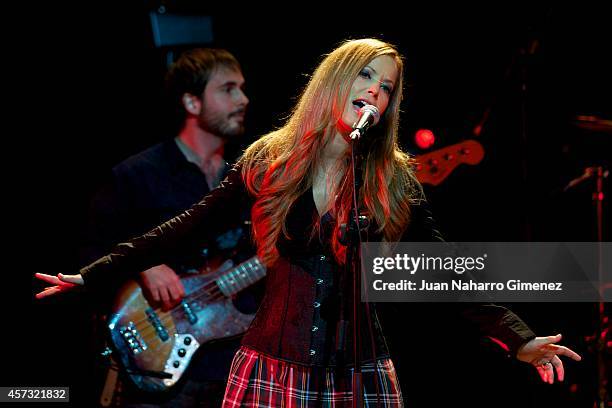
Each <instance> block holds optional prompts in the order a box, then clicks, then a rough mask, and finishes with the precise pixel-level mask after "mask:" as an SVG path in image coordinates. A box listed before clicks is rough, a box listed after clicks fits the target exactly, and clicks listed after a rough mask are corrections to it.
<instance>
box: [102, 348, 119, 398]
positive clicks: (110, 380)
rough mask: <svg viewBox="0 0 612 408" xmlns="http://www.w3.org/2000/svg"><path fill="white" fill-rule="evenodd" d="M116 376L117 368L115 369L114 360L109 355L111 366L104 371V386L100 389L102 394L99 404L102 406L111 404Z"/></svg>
mask: <svg viewBox="0 0 612 408" xmlns="http://www.w3.org/2000/svg"><path fill="white" fill-rule="evenodd" d="M118 377H119V370H118V369H117V364H116V361H115V359H114V358H112V357H111V366H110V367H109V368H108V371H107V372H106V381H104V388H103V389H102V394H101V395H100V405H102V406H103V407H110V406H111V404H112V402H113V395H114V394H115V388H116V385H117V379H118Z"/></svg>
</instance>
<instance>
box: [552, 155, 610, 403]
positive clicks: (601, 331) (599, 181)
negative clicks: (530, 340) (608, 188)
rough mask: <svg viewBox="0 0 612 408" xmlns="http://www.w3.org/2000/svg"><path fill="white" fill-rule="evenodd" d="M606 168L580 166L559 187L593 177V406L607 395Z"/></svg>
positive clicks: (591, 340)
mask: <svg viewBox="0 0 612 408" xmlns="http://www.w3.org/2000/svg"><path fill="white" fill-rule="evenodd" d="M609 174H610V172H609V171H608V170H604V168H603V167H602V166H593V167H587V168H585V169H584V173H583V174H582V176H580V177H577V178H575V179H573V180H572V181H570V182H569V183H568V184H567V186H565V188H564V189H563V192H566V191H568V190H570V189H571V188H573V187H575V186H576V185H578V184H580V183H582V182H583V181H586V180H589V179H591V178H595V191H594V192H593V197H592V198H593V202H594V203H595V217H596V224H597V225H596V227H597V245H598V247H597V272H598V281H599V302H598V303H597V317H598V319H597V320H598V321H597V328H596V329H595V330H596V331H595V335H594V336H587V337H586V340H587V342H590V343H592V346H591V347H589V349H591V350H592V351H594V352H595V353H596V358H597V384H598V386H597V396H596V402H595V404H593V407H594V408H605V407H608V406H609V402H610V396H609V394H608V390H607V388H608V387H607V385H608V379H607V369H606V359H605V353H606V349H607V347H608V336H609V335H610V327H609V319H608V317H607V316H606V310H605V302H604V290H605V289H606V283H607V282H604V281H603V279H604V276H603V263H602V242H603V201H604V198H605V197H604V191H603V182H604V179H605V178H607V177H608V175H609Z"/></svg>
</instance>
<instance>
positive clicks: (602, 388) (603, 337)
mask: <svg viewBox="0 0 612 408" xmlns="http://www.w3.org/2000/svg"><path fill="white" fill-rule="evenodd" d="M593 170H594V171H593V173H594V175H595V177H596V182H595V192H594V193H593V201H595V211H596V214H597V215H596V216H597V245H598V251H597V256H598V259H597V270H598V273H599V304H598V308H597V309H598V317H599V319H598V320H599V321H598V326H597V339H596V340H595V347H596V349H597V380H598V381H597V383H598V390H597V402H598V404H597V406H598V408H605V407H607V406H608V403H609V402H610V400H609V397H610V396H609V395H608V391H607V388H608V387H607V385H608V379H607V370H606V361H605V358H604V354H605V352H606V348H607V338H608V336H609V334H610V328H609V327H608V318H607V317H606V313H605V303H604V290H605V289H604V287H605V286H604V282H603V264H602V247H601V246H602V242H603V200H604V192H603V180H604V178H605V177H607V175H608V172H607V171H604V169H603V167H602V166H597V167H595V168H594V169H593Z"/></svg>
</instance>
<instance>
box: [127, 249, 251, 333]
mask: <svg viewBox="0 0 612 408" xmlns="http://www.w3.org/2000/svg"><path fill="white" fill-rule="evenodd" d="M255 262H256V261H255ZM241 269H243V270H244V272H247V277H250V274H249V273H248V272H253V271H255V270H257V269H258V268H257V267H256V266H255V265H251V264H249V263H247V262H245V263H244V264H242V265H239V266H238V267H236V268H235V269H234V271H232V272H229V273H228V274H227V275H225V276H226V277H230V276H231V275H232V274H236V273H240V272H241ZM249 269H250V271H249ZM243 277H244V276H243ZM257 280H258V279H256V280H254V281H253V282H252V283H254V282H256V281H257ZM230 281H231V280H230ZM216 283H217V282H216V281H213V282H209V283H208V284H205V285H204V286H202V287H201V288H197V289H195V290H194V292H201V291H204V293H199V294H198V295H197V296H193V297H192V298H191V300H192V301H194V300H198V299H200V298H202V297H204V296H207V297H208V299H207V302H206V303H212V302H215V301H217V300H219V299H222V298H223V297H224V294H223V293H222V292H221V290H220V288H219V286H218V284H216ZM211 289H212V290H211ZM181 308H182V304H181V303H179V304H178V305H177V306H175V307H173V308H172V309H169V310H168V311H166V312H159V314H160V315H161V317H160V319H159V320H160V323H162V324H164V323H168V321H169V320H172V312H173V311H176V310H178V309H181ZM154 310H155V311H156V312H157V311H158V310H160V309H159V308H156V309H154ZM143 325H146V327H144V328H143ZM134 326H135V328H136V329H137V330H138V331H139V332H140V333H139V334H140V336H141V337H142V338H143V340H145V341H150V340H151V338H150V336H149V335H150V334H151V332H152V331H154V332H155V335H154V336H155V337H158V336H157V331H156V330H155V327H154V326H153V324H152V323H151V322H150V320H149V319H142V320H139V321H137V322H136V323H134Z"/></svg>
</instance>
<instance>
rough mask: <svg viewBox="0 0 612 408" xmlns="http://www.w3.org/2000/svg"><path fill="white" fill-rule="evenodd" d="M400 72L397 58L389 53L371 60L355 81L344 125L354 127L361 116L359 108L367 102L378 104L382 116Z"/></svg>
mask: <svg viewBox="0 0 612 408" xmlns="http://www.w3.org/2000/svg"><path fill="white" fill-rule="evenodd" d="M398 74H399V73H398V69H397V65H396V63H395V60H394V59H393V58H392V57H390V56H388V55H383V56H380V57H376V58H374V59H373V60H372V61H370V62H369V63H368V64H367V65H366V66H365V67H364V68H363V69H362V70H361V72H360V73H359V75H358V76H357V78H355V80H354V81H353V85H352V86H351V91H350V94H349V97H348V100H347V101H346V106H345V107H344V113H343V114H342V122H344V125H345V126H348V127H352V126H353V124H354V123H355V122H356V121H357V119H358V118H359V109H361V107H362V106H363V105H365V104H368V105H374V106H376V107H377V108H378V111H379V112H380V115H381V116H382V115H383V114H384V113H385V110H386V109H387V106H389V100H390V98H391V94H392V93H393V90H394V89H395V85H396V84H397V79H398Z"/></svg>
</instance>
